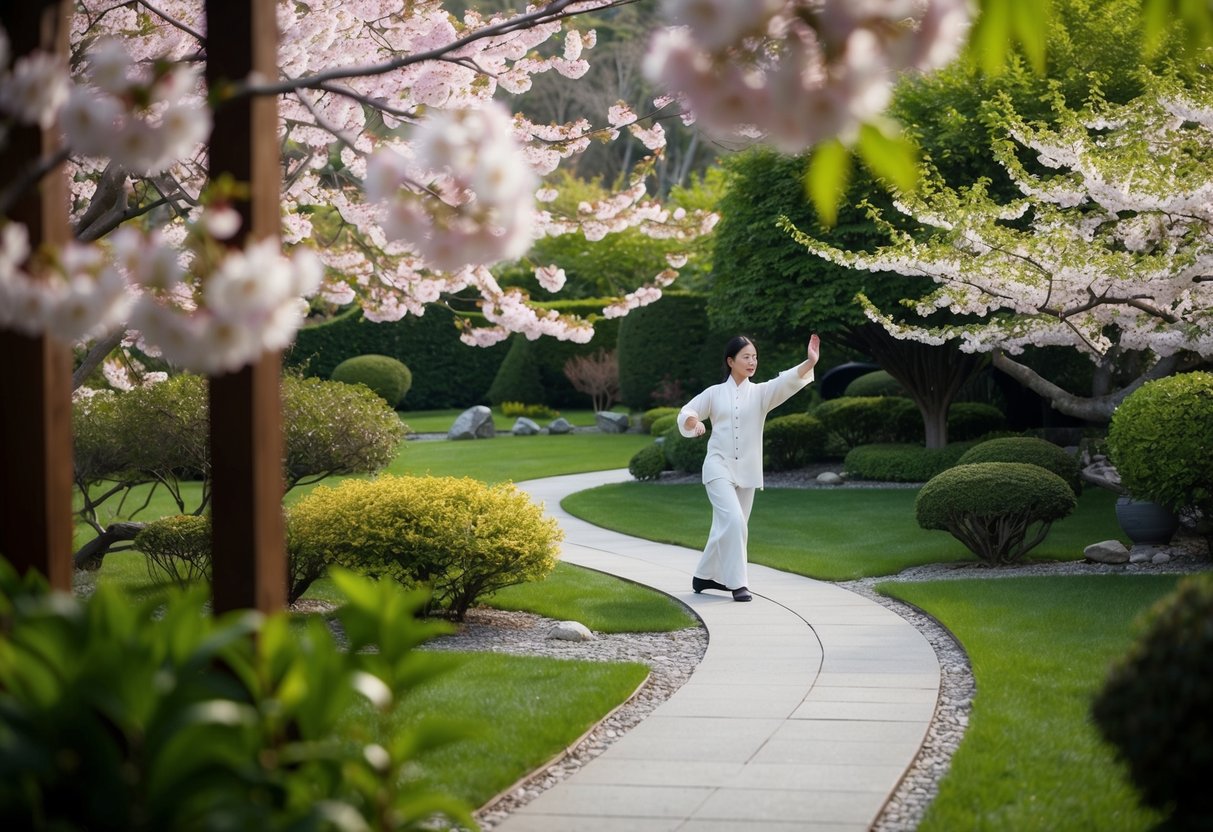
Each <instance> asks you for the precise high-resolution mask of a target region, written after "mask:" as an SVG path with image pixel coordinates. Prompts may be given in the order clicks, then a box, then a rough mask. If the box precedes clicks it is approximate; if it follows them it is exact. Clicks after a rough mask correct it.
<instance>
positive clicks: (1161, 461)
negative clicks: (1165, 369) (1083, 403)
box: [1108, 373, 1213, 519]
mask: <svg viewBox="0 0 1213 832" xmlns="http://www.w3.org/2000/svg"><path fill="white" fill-rule="evenodd" d="M1108 450H1109V452H1110V454H1111V458H1112V464H1114V465H1115V466H1116V470H1117V471H1118V472H1119V473H1120V480H1121V482H1122V483H1123V484H1124V486H1125V488H1126V489H1128V491H1129V493H1130V494H1131V495H1133V497H1135V498H1136V499H1138V500H1151V501H1153V502H1156V503H1162V504H1163V505H1165V506H1167V507H1169V508H1170V509H1172V510H1173V511H1182V510H1184V509H1198V510H1199V511H1200V512H1201V513H1202V514H1203V515H1204V517H1205V518H1206V519H1208V518H1213V373H1184V374H1182V375H1177V376H1170V377H1168V378H1162V379H1158V380H1157V381H1151V382H1149V383H1147V384H1143V385H1142V386H1141V387H1140V388H1138V389H1137V390H1135V391H1134V392H1133V393H1131V394H1129V396H1128V398H1126V399H1125V400H1124V401H1123V402H1122V403H1121V405H1120V407H1118V408H1116V412H1115V413H1113V414H1112V424H1111V426H1110V427H1109V429H1108Z"/></svg>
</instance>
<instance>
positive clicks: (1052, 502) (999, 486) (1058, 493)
mask: <svg viewBox="0 0 1213 832" xmlns="http://www.w3.org/2000/svg"><path fill="white" fill-rule="evenodd" d="M1077 505H1078V501H1077V500H1076V499H1075V498H1074V492H1073V491H1072V490H1071V489H1070V486H1069V485H1068V484H1067V483H1066V481H1065V480H1063V479H1062V478H1061V477H1059V476H1057V475H1056V474H1054V473H1053V472H1052V471H1048V470H1045V469H1044V468H1041V467H1040V466H1039V465H1030V464H1028V463H1026V462H978V463H975V464H973V465H957V466H956V467H955V468H949V469H948V470H947V471H944V472H942V473H941V474H938V475H937V476H935V477H932V478H931V480H930V482H928V483H927V484H926V485H924V486H923V487H922V489H921V490H920V491H919V492H918V498H917V499H916V500H915V501H914V513H915V516H916V517H917V519H918V525H919V526H921V527H922V528H924V529H938V530H941V531H946V532H949V533H950V534H951V535H952V536H953V537H955V538H956V539H957V540H959V541H960V542H961V543H963V544H964V545H965V547H966V548H967V549H968V550H969V551H970V552H972V553H973V554H975V555H976V556H977V557H978V558H979V559H980V560H982V561H985V562H986V563H992V564H1004V563H1015V562H1016V561H1019V560H1021V559H1022V558H1023V556H1024V555H1025V554H1027V553H1028V551H1030V550H1031V549H1032V548H1033V547H1034V546H1036V545H1037V544H1038V543H1040V542H1041V541H1042V540H1044V539H1045V537H1046V536H1047V535H1048V533H1049V528H1050V527H1051V526H1052V525H1053V521H1054V520H1060V519H1061V518H1063V517H1065V516H1067V515H1068V514H1070V513H1071V512H1072V511H1074V508H1075V506H1077Z"/></svg>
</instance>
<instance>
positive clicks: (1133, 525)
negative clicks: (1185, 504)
mask: <svg viewBox="0 0 1213 832" xmlns="http://www.w3.org/2000/svg"><path fill="white" fill-rule="evenodd" d="M1116 520H1117V521H1118V522H1119V523H1120V527H1121V529H1123V530H1124V533H1125V534H1126V535H1127V536H1128V538H1129V540H1132V541H1133V543H1135V544H1138V543H1144V544H1155V545H1166V544H1167V543H1170V542H1171V537H1172V536H1173V535H1174V534H1175V531H1176V530H1177V529H1178V528H1179V517H1178V516H1177V515H1176V514H1175V512H1173V511H1171V510H1170V509H1169V508H1167V507H1166V506H1163V505H1159V504H1158V503H1152V502H1150V501H1149V500H1134V499H1133V498H1132V497H1121V498H1120V499H1118V500H1117V501H1116Z"/></svg>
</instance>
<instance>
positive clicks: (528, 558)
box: [290, 476, 563, 620]
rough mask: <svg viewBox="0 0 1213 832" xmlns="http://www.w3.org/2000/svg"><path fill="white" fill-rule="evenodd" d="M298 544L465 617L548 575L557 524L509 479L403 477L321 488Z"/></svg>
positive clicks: (294, 523) (304, 512)
mask: <svg viewBox="0 0 1213 832" xmlns="http://www.w3.org/2000/svg"><path fill="white" fill-rule="evenodd" d="M290 526H291V528H290V539H291V546H292V547H294V548H297V549H298V551H299V552H300V553H301V554H302V555H304V556H305V557H309V558H316V559H319V560H322V561H323V562H324V563H326V564H336V565H340V566H343V567H346V568H349V569H354V570H357V571H359V572H364V573H366V574H369V575H372V576H375V577H379V576H384V577H390V578H393V579H395V580H397V581H399V582H400V583H402V584H404V585H406V586H420V585H424V586H428V587H430V588H431V589H432V590H433V593H434V603H435V604H436V605H437V606H438V607H440V608H442V609H444V610H446V612H447V613H448V614H450V615H451V616H453V617H454V618H456V619H457V620H462V619H463V617H464V615H465V614H466V613H467V610H468V608H469V607H471V605H472V604H473V603H474V602H475V601H476V600H477V599H478V598H480V597H481V596H483V595H486V594H488V593H491V592H495V591H497V590H499V589H502V588H504V587H507V586H513V585H514V584H520V583H523V582H525V581H534V580H539V579H541V578H543V577H544V576H546V575H547V574H548V573H549V572H551V571H552V569H553V568H555V566H556V555H557V551H558V543H559V542H560V540H561V538H562V537H563V535H562V533H561V531H560V529H559V527H558V526H557V525H556V521H555V520H552V519H551V518H546V517H544V516H543V511H542V510H541V509H540V508H539V507H538V506H536V505H535V504H534V503H532V502H531V500H530V498H529V497H527V495H526V494H524V493H523V492H521V491H519V490H517V489H516V488H515V487H514V486H513V485H512V484H510V483H502V484H500V485H495V486H489V485H485V484H484V483H482V482H478V481H476V480H473V479H470V478H462V479H458V478H455V477H394V476H383V477H379V478H378V479H375V480H346V481H344V482H342V483H341V484H340V485H338V486H336V487H335V488H329V487H327V486H319V487H318V488H316V489H315V490H313V491H312V492H311V493H310V494H308V495H307V496H306V497H304V498H303V499H301V500H300V501H299V502H298V503H296V504H295V505H294V507H293V508H292V509H291V513H290Z"/></svg>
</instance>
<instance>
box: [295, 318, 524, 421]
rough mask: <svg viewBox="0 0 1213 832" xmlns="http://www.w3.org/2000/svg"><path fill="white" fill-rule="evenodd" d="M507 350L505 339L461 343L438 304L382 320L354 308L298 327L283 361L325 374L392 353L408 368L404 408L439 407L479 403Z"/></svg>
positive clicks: (425, 408) (310, 373)
mask: <svg viewBox="0 0 1213 832" xmlns="http://www.w3.org/2000/svg"><path fill="white" fill-rule="evenodd" d="M508 350H509V347H508V346H507V345H506V344H495V345H494V346H491V347H469V346H468V345H467V344H464V343H463V342H462V341H460V340H459V329H458V327H456V326H455V321H454V318H453V316H452V314H451V313H450V312H449V311H447V310H446V309H443V308H441V307H431V308H430V309H428V310H426V313H425V314H424V315H422V316H421V317H417V316H415V315H406V316H405V317H403V318H401V319H400V320H399V321H391V322H385V323H373V322H371V321H368V320H366V319H365V318H363V316H362V310H360V309H357V308H355V309H352V310H350V311H349V312H346V313H343V314H342V315H340V316H338V317H336V318H333V319H332V320H330V321H326V322H325V323H322V324H314V325H312V326H306V327H304V328H303V329H301V330H299V333H298V334H297V335H296V337H295V343H294V345H293V346H292V347H291V348H290V350H289V351H288V352H287V353H286V354H285V355H284V357H283V361H284V363H285V364H286V366H288V367H301V368H303V371H304V374H305V375H308V376H319V377H320V378H329V377H330V376H331V375H332V372H333V369H334V368H335V367H336V366H337V365H338V364H340V363H341V362H342V361H344V360H345V359H347V358H353V357H354V356H356V355H387V356H391V357H392V358H395V359H397V360H398V361H401V362H403V363H404V364H406V365H407V366H409V367H411V368H412V370H413V386H412V388H411V389H410V390H409V409H410V410H439V409H444V408H454V407H459V408H463V407H470V406H471V405H475V404H483V403H484V401H485V393H486V392H487V391H488V389H489V385H490V384H492V383H493V377H494V376H495V375H496V374H497V368H498V367H500V366H501V362H502V360H503V359H504V358H505V355H506V352H507V351H508Z"/></svg>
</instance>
